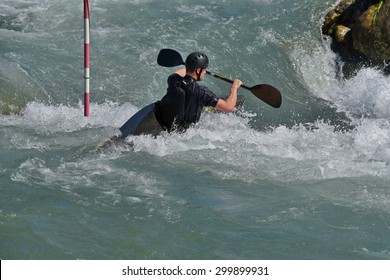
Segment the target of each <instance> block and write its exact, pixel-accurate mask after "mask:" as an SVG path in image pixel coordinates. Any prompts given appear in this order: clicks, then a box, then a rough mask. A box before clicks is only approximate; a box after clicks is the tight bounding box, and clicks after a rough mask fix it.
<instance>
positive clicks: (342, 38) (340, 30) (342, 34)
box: [334, 25, 351, 44]
mask: <svg viewBox="0 0 390 280" xmlns="http://www.w3.org/2000/svg"><path fill="white" fill-rule="evenodd" d="M350 31H351V28H349V27H346V26H344V25H337V26H336V27H335V34H334V36H335V38H336V40H337V42H339V43H343V44H348V42H349V41H350V38H351V36H349V35H350Z"/></svg>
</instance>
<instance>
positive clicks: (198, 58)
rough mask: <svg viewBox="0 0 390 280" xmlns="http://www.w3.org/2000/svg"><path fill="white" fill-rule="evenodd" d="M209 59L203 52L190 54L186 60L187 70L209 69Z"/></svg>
mask: <svg viewBox="0 0 390 280" xmlns="http://www.w3.org/2000/svg"><path fill="white" fill-rule="evenodd" d="M208 66H209V59H208V57H207V55H205V54H204V53H201V52H193V53H190V54H189V55H188V56H187V58H186V68H187V69H189V70H191V71H194V70H195V69H197V68H207V67H208Z"/></svg>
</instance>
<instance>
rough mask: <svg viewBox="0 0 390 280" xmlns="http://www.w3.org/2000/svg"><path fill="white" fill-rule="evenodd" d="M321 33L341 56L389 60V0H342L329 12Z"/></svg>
mask: <svg viewBox="0 0 390 280" xmlns="http://www.w3.org/2000/svg"><path fill="white" fill-rule="evenodd" d="M322 33H323V34H324V35H325V36H327V37H331V38H332V39H333V40H332V46H331V47H332V49H333V50H334V51H335V52H337V53H339V54H340V55H341V57H342V59H345V60H346V61H348V60H351V57H354V58H358V59H360V60H361V61H362V62H363V63H370V64H375V65H381V66H383V63H384V62H385V63H389V62H390V0H341V1H340V2H339V3H338V4H337V5H336V6H335V7H333V8H332V9H331V10H329V12H328V13H327V14H326V16H325V18H324V23H323V26H322Z"/></svg>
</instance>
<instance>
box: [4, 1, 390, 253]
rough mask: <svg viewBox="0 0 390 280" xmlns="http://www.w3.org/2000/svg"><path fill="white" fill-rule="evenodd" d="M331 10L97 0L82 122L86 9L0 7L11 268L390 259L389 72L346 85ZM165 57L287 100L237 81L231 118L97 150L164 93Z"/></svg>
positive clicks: (68, 5) (276, 4) (360, 76)
mask: <svg viewBox="0 0 390 280" xmlns="http://www.w3.org/2000/svg"><path fill="white" fill-rule="evenodd" d="M244 2H245V4H244ZM331 5H333V3H332V1H331V2H327V1H320V0H301V1H290V0H277V1H270V0H245V1H234V0H224V1H216V0H211V1H210V0H208V1H205V0H198V1H190V0H170V1H158V0H133V1H130V0H128V1H126V0H115V1H112V0H110V1H108V0H96V1H90V15H91V30H90V32H91V43H90V44H91V109H90V110H91V115H90V117H84V116H83V94H84V92H83V90H84V89H83V70H84V69H83V35H84V33H83V24H84V22H83V3H82V1H76V0H69V1H66V2H64V1H58V0H41V1H34V0H12V1H10V0H0V109H1V111H0V157H1V161H0V192H1V195H0V259H208V260H209V259H287V260H289V259H387V260H388V259H390V238H389V234H390V121H389V117H390V83H389V77H388V76H387V75H385V74H384V73H383V72H382V71H381V69H375V68H363V69H360V70H358V71H357V72H356V73H355V75H353V76H352V77H350V78H348V79H346V78H343V77H340V75H339V73H338V72H337V71H338V70H337V69H338V67H337V66H336V64H337V63H340V62H337V60H338V59H339V58H338V56H337V55H336V54H334V53H333V52H332V51H331V50H330V47H329V45H330V42H328V41H327V40H324V39H323V38H322V35H321V24H322V20H323V17H324V15H325V14H326V12H327V10H328V9H329V8H330V7H331ZM162 48H172V49H175V50H177V51H179V52H180V53H181V55H182V56H183V57H185V56H186V55H188V54H189V53H190V52H193V51H203V52H205V53H207V54H208V56H209V58H210V65H209V69H210V70H211V71H213V72H217V73H221V74H223V75H224V76H226V77H229V78H232V79H234V78H240V79H241V80H242V81H243V82H244V83H245V84H247V85H248V86H252V85H256V84H261V83H267V84H271V85H273V86H274V87H276V88H278V89H279V90H280V91H281V93H282V95H283V103H282V106H281V107H280V108H279V109H275V108H272V107H271V106H268V105H267V104H265V103H263V102H262V101H261V100H259V99H257V98H256V97H255V96H253V95H252V94H251V93H250V92H249V91H245V90H242V89H240V90H239V94H244V95H246V101H245V104H244V106H243V107H241V108H237V109H236V111H235V112H234V113H233V114H222V113H212V112H205V113H204V114H203V115H202V117H201V120H200V122H199V123H197V124H196V125H194V126H193V127H191V128H190V129H189V130H188V131H187V132H186V133H172V134H168V133H162V134H161V135H159V136H157V137H152V136H147V135H142V136H130V137H128V138H126V139H125V142H126V143H129V144H130V143H131V145H117V146H115V147H114V149H113V150H112V151H110V152H109V153H96V152H95V150H96V147H97V146H98V145H99V144H100V143H102V142H103V141H105V140H107V139H109V138H110V137H112V136H114V135H119V133H120V132H119V130H118V129H119V127H121V126H122V125H123V124H124V123H125V122H126V121H127V120H128V119H129V118H130V117H131V116H132V115H133V114H135V113H136V112H137V111H138V110H139V109H141V108H142V107H144V106H145V105H147V104H149V103H151V102H154V101H157V100H159V99H161V97H162V96H163V95H164V94H165V90H166V87H167V84H166V79H167V77H168V75H169V74H170V73H171V72H173V71H174V70H176V68H163V67H161V66H159V65H157V62H156V59H157V55H158V52H159V51H160V49H162ZM201 83H202V84H203V85H206V86H208V87H209V88H210V89H211V90H212V91H214V92H215V93H217V94H218V95H219V96H226V95H227V94H228V92H229V88H230V86H229V84H227V83H225V82H223V81H219V80H217V79H213V78H212V77H206V78H205V80H204V81H202V82H201Z"/></svg>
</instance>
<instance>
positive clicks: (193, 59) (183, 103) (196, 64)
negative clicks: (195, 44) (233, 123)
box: [155, 52, 242, 132]
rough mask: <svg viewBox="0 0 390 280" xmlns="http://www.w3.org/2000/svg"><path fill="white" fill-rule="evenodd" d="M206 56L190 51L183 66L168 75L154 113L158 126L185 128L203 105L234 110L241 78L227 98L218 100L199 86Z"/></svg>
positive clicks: (205, 64)
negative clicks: (163, 91)
mask: <svg viewBox="0 0 390 280" xmlns="http://www.w3.org/2000/svg"><path fill="white" fill-rule="evenodd" d="M207 67H208V58H207V56H206V55H205V54H203V53H199V52H195V53H191V54H190V55H189V56H188V57H187V59H186V68H185V69H180V70H177V71H176V72H175V73H173V74H172V75H170V76H169V78H168V89H167V93H166V95H165V96H164V97H163V98H162V99H161V101H157V102H156V103H155V105H156V106H155V115H156V118H157V120H158V122H159V123H160V125H161V126H162V127H163V128H164V129H166V130H168V131H169V132H170V131H173V130H179V131H184V130H185V129H187V128H188V127H189V126H190V125H191V124H192V123H196V122H198V121H199V118H200V116H201V113H202V109H203V107H205V106H210V107H215V108H216V109H218V110H220V111H224V112H231V111H233V109H234V107H235V104H236V100H237V89H238V87H239V86H241V84H242V82H241V81H240V80H235V81H234V83H233V85H232V87H231V91H230V95H229V97H228V98H227V99H226V100H223V99H219V98H218V97H217V96H216V95H215V94H214V93H213V92H212V91H210V90H209V89H208V88H207V87H205V86H200V85H199V84H198V83H197V81H201V80H203V78H204V75H205V74H206V68H207Z"/></svg>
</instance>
